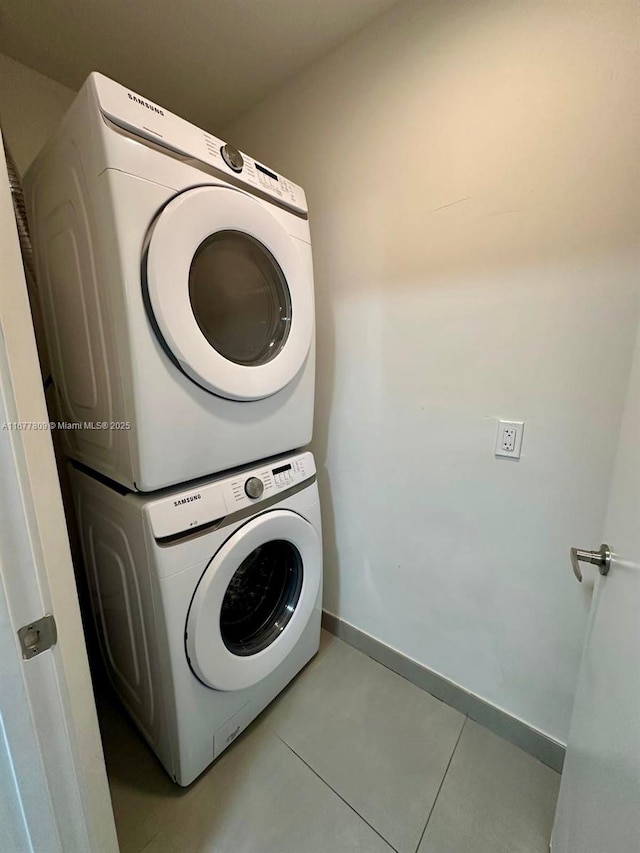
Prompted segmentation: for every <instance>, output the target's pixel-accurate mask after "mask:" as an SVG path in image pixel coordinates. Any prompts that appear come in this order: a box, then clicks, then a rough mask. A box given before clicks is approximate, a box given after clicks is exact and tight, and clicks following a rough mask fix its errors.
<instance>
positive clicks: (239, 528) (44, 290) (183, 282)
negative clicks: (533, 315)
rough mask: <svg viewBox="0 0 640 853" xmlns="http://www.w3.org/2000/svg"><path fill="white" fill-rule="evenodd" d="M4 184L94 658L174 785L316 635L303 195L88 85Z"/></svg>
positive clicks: (141, 107) (130, 95)
mask: <svg viewBox="0 0 640 853" xmlns="http://www.w3.org/2000/svg"><path fill="white" fill-rule="evenodd" d="M25 193H26V201H27V209H28V213H29V218H30V224H31V229H32V237H33V241H34V249H35V256H36V263H37V271H38V282H39V285H38V286H39V291H40V301H41V305H42V310H43V315H44V325H45V331H46V339H47V347H48V352H49V358H50V361H51V373H52V377H53V381H54V385H55V389H56V404H57V407H58V411H59V417H60V419H61V422H60V426H61V428H62V433H63V436H62V437H63V445H64V450H65V453H66V455H67V456H68V457H69V459H70V460H71V465H70V468H71V479H72V484H73V491H74V496H75V506H76V514H77V519H78V525H79V530H80V536H81V542H82V547H83V553H84V562H85V568H86V572H87V578H88V583H89V589H90V593H91V603H92V609H93V615H94V618H95V624H96V628H97V633H98V638H99V642H100V646H101V650H102V654H103V658H104V662H105V664H106V668H107V672H108V674H109V677H110V679H111V681H112V683H113V686H114V688H115V690H116V691H117V693H118V695H119V697H120V699H121V700H122V702H123V704H124V705H125V706H126V708H127V710H128V711H129V713H130V715H131V716H132V717H133V719H134V721H135V722H136V724H137V726H138V727H139V729H140V731H141V732H142V734H143V735H144V737H145V738H146V740H147V741H148V743H149V744H150V745H151V747H152V748H153V749H154V750H155V752H156V754H157V755H158V757H159V758H160V760H161V762H162V763H163V765H164V766H165V768H166V770H167V771H168V773H169V774H170V776H171V777H172V778H173V779H175V781H176V782H177V783H178V784H180V785H188V784H190V783H191V782H192V781H193V780H194V779H195V778H196V777H197V776H198V775H199V774H200V773H201V772H202V771H203V770H204V769H205V768H206V767H207V766H208V765H209V764H210V763H211V762H212V761H213V760H214V759H215V758H216V757H217V756H218V755H219V754H220V753H221V752H222V751H223V750H224V749H225V748H226V747H227V746H228V745H229V744H230V743H231V742H232V741H233V740H234V738H235V737H236V736H237V735H238V734H239V733H240V732H241V731H242V730H243V729H244V728H245V727H246V726H247V725H248V724H249V723H250V722H251V720H253V719H254V718H255V717H256V716H257V714H259V713H260V711H261V710H262V709H263V708H264V707H265V706H266V705H267V704H268V703H269V702H270V701H271V700H272V699H273V698H274V697H275V696H276V695H277V694H278V693H279V692H280V691H281V690H282V689H283V688H284V687H285V685H286V684H287V683H288V682H289V681H290V680H291V679H292V678H293V677H294V676H295V675H296V673H297V672H299V670H300V669H301V668H302V667H303V666H304V665H305V664H306V663H307V662H308V661H309V660H310V659H311V657H313V655H314V654H315V652H316V651H317V649H318V645H319V637H320V614H321V596H322V545H321V527H320V506H319V501H318V491H317V485H316V482H315V465H314V460H313V457H312V455H311V453H309V452H301V451H299V450H298V452H294V451H296V449H297V448H301V447H304V445H306V444H307V443H308V442H309V441H310V439H311V430H312V419H313V401H314V293H313V270H312V264H311V245H310V237H309V223H308V219H307V207H306V201H305V196H304V192H303V190H302V189H301V188H300V187H299V186H297V185H296V184H294V183H292V182H291V181H288V180H286V179H285V178H284V177H282V175H278V174H276V173H275V172H274V171H272V170H271V169H269V168H267V167H266V166H264V165H263V164H261V163H258V162H256V161H255V160H252V159H250V158H248V157H246V156H244V155H242V154H240V152H238V151H237V150H235V149H233V148H231V147H230V146H229V145H225V144H224V142H223V141H222V140H220V139H217V138H216V137H214V136H212V135H211V134H209V133H206V132H204V131H202V130H200V129H198V128H197V127H195V126H194V125H192V124H190V123H188V122H186V121H184V120H182V119H180V118H178V117H177V116H175V115H172V114H171V113H169V112H168V111H167V110H164V109H163V108H161V107H159V106H158V105H156V104H154V103H152V102H151V101H149V100H147V99H145V98H142V97H140V96H139V95H137V94H136V93H134V92H132V91H130V90H128V89H126V88H124V87H122V86H120V85H118V84H117V83H115V82H113V81H112V80H109V79H107V78H106V77H104V76H102V75H100V74H92V75H91V76H90V77H89V78H88V79H87V81H86V83H85V84H84V86H83V87H82V89H81V90H80V92H79V94H78V96H77V97H76V99H75V101H74V102H73V104H72V106H71V107H70V109H69V111H68V113H67V115H66V116H65V118H64V120H63V122H62V124H61V126H60V128H59V130H58V131H57V133H56V134H55V136H54V137H53V138H52V139H51V140H50V142H49V143H48V144H47V145H46V147H45V148H44V149H43V151H42V152H41V154H40V155H39V156H38V158H37V159H36V161H35V162H34V164H33V165H32V167H31V168H30V169H29V172H28V173H27V176H26V178H25Z"/></svg>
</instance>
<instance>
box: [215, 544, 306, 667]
mask: <svg viewBox="0 0 640 853" xmlns="http://www.w3.org/2000/svg"><path fill="white" fill-rule="evenodd" d="M301 589H302V557H301V556H300V552H299V551H298V549H297V548H296V547H295V545H292V544H291V542H287V541H285V540H284V539H276V540H273V541H270V542H265V543H264V544H263V545H259V546H258V547H257V548H255V549H254V550H253V551H252V552H251V553H250V554H249V556H248V557H246V558H245V559H244V560H243V561H242V563H241V564H240V566H239V567H238V568H237V570H236V571H235V573H234V575H233V577H232V578H231V581H230V582H229V585H228V586H227V590H226V593H225V595H224V599H223V601H222V609H221V611H220V634H221V636H222V641H223V642H224V644H225V646H226V647H227V648H228V649H229V651H230V652H232V653H233V654H235V655H239V656H242V657H247V656H249V655H255V654H257V653H258V652H260V651H262V650H263V649H266V648H267V646H269V645H271V643H273V641H274V640H275V639H277V638H278V637H279V636H280V634H281V633H282V632H283V631H284V629H285V627H286V625H287V623H288V622H289V620H290V619H291V617H292V616H293V612H294V610H295V609H296V605H297V604H298V600H299V598H300V591H301Z"/></svg>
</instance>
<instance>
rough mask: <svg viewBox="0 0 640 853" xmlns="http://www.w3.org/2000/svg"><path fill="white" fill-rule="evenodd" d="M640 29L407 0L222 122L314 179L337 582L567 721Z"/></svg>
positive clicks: (604, 470)
mask: <svg viewBox="0 0 640 853" xmlns="http://www.w3.org/2000/svg"><path fill="white" fill-rule="evenodd" d="M638 36H639V32H638V15H637V4H636V3H634V2H631V0H615V1H614V0H607V2H602V0H581V1H580V2H575V0H509V2H507V0H483V1H482V2H479V0H476V1H475V2H474V0H469V2H464V3H451V2H445V0H433V2H429V3H425V2H409V3H402V4H400V5H398V6H397V7H395V9H394V10H392V11H391V12H390V13H389V14H387V15H386V16H384V17H383V18H381V19H379V20H378V21H377V22H376V23H375V24H373V25H372V26H370V27H369V28H367V29H366V30H364V31H363V32H362V33H361V34H360V35H359V36H357V37H356V38H353V39H351V40H350V41H349V42H347V43H345V44H344V45H343V46H342V47H341V48H340V49H339V50H337V51H336V52H335V53H333V54H332V55H331V56H329V57H327V58H326V59H324V60H322V61H321V62H319V63H317V64H316V65H314V66H313V67H312V68H310V69H309V70H308V71H307V72H305V73H303V74H302V75H300V76H298V77H297V78H295V79H294V80H292V81H291V82H290V83H289V84H288V85H286V86H285V87H284V88H282V89H281V90H280V91H279V92H278V93H277V94H275V95H274V96H273V97H271V98H269V99H268V100H266V101H264V102H263V103H262V104H260V105H259V106H258V107H257V108H256V109H254V110H252V111H251V112H249V113H248V114H246V115H245V116H243V117H241V119H240V120H238V121H236V122H235V123H234V124H232V125H231V127H228V128H226V129H224V130H220V131H219V132H220V133H221V134H222V135H223V136H224V137H225V138H226V139H228V140H229V141H231V142H233V143H234V144H237V145H238V146H239V147H241V148H242V149H243V150H245V151H247V152H249V153H251V154H253V155H254V156H256V157H258V158H260V159H262V160H263V161H264V162H266V163H267V164H269V165H271V166H273V167H274V168H276V169H277V170H279V171H281V172H282V173H283V174H285V175H286V176H288V177H290V178H292V179H294V180H296V181H298V182H299V183H301V184H302V185H303V186H304V187H305V189H306V190H307V194H308V199H309V203H310V209H311V226H312V238H313V245H314V264H315V272H316V287H317V309H318V311H317V316H318V394H317V417H316V427H315V440H314V449H315V452H316V454H317V457H318V465H319V469H320V475H319V479H320V482H321V487H322V493H323V501H324V520H325V545H326V596H325V606H326V607H327V609H328V610H330V611H333V612H334V613H337V614H338V615H340V616H341V617H342V618H344V619H346V620H347V621H349V622H351V623H352V624H354V625H356V626H357V627H358V628H360V629H362V630H364V631H366V632H368V633H370V634H372V635H373V636H375V637H377V638H378V639H380V640H381V641H383V642H384V643H387V644H388V645H390V646H393V647H395V648H396V649H399V650H400V651H401V652H403V653H404V654H406V655H409V656H410V657H412V658H414V659H415V660H417V661H419V662H420V663H423V664H425V665H426V666H428V667H431V668H433V669H435V670H436V671H438V672H440V673H442V674H443V675H445V676H447V677H448V678H450V679H452V680H454V681H456V682H458V683H459V684H461V685H463V686H464V687H465V688H466V689H467V690H470V691H472V692H474V693H477V694H479V695H480V696H482V697H483V698H485V699H487V700H488V701H490V702H492V703H494V704H496V705H497V706H500V707H502V708H504V709H505V710H507V711H508V712H510V713H512V714H514V715H516V716H518V717H520V718H522V719H524V720H525V721H526V722H528V723H530V724H531V725H533V726H535V727H537V728H539V729H540V730H542V731H544V732H546V733H548V734H549V735H551V736H552V737H555V738H557V739H559V740H561V741H562V740H564V739H565V738H566V734H567V731H568V722H569V716H570V712H571V706H572V700H573V693H574V686H575V680H576V673H577V665H578V660H579V655H580V648H581V642H582V637H583V634H584V627H585V621H586V614H587V611H588V606H589V601H590V594H591V587H590V585H589V584H588V583H587V584H584V585H583V586H582V587H580V586H578V584H577V583H576V581H575V580H574V579H573V576H572V574H571V570H570V566H569V560H568V549H569V547H570V546H571V545H578V546H581V547H593V546H596V547H597V545H598V544H599V542H600V536H601V531H602V524H603V518H604V513H605V507H606V501H607V492H608V488H609V482H610V477H611V468H612V460H613V454H614V451H615V447H616V441H617V435H618V429H619V423H620V416H621V407H622V402H623V399H624V394H625V390H626V386H627V381H628V375H629V365H630V360H631V351H632V345H633V341H634V338H635V332H636V328H637V317H638V268H639V267H638V264H639V257H638V251H637V250H638V241H637V234H638V223H639V221H640V207H639V204H640V182H639V167H638V150H639V148H640V146H639V143H640V126H639V113H638V109H637V95H638V91H639V90H640V85H639V84H640V80H639V70H640V61H639V59H640V57H639V53H638V44H639V38H638ZM497 418H505V419H513V420H524V421H525V422H526V427H525V434H524V444H523V454H522V459H521V460H520V461H519V462H514V461H513V460H497V459H495V458H494V456H493V451H494V445H495V438H496V419H497Z"/></svg>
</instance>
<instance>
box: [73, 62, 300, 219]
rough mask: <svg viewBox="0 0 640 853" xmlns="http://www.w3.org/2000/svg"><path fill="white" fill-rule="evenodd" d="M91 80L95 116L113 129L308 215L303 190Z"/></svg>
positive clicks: (116, 88) (126, 93)
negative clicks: (96, 107)
mask: <svg viewBox="0 0 640 853" xmlns="http://www.w3.org/2000/svg"><path fill="white" fill-rule="evenodd" d="M90 80H91V85H92V86H93V89H94V91H95V94H96V97H97V99H98V104H99V106H100V111H101V112H102V114H103V115H104V116H106V118H108V119H110V120H111V121H112V122H113V123H114V124H116V125H118V127H122V128H124V129H125V130H128V131H129V132H130V133H134V134H135V135H136V136H140V137H142V138H143V139H148V140H150V141H151V142H155V143H156V145H161V146H162V147H164V148H168V149H170V150H171V151H175V152H177V153H178V154H182V155H185V156H187V157H191V158H193V159H195V160H200V161H201V162H202V163H206V164H207V165H209V166H213V167H214V168H216V169H217V170H218V171H219V172H222V173H223V174H226V175H232V176H233V177H234V178H235V179H236V180H240V181H242V182H243V183H245V184H247V185H248V186H250V187H255V188H256V189H258V190H260V191H261V192H262V193H265V194H266V195H268V196H272V197H273V198H274V199H276V200H277V201H279V202H281V203H282V204H284V205H286V206H287V207H290V208H292V209H293V210H295V211H297V212H298V213H303V214H305V213H307V210H308V209H307V200H306V197H305V194H304V190H303V189H302V187H300V186H298V184H294V183H293V181H288V180H287V179H286V178H285V177H283V176H282V175H279V174H277V173H276V172H274V171H273V170H272V169H268V168H267V167H266V166H263V165H262V163H258V161H257V160H253V159H251V157H249V156H247V155H246V154H242V153H241V152H240V151H238V150H237V149H235V148H233V147H232V146H230V145H227V144H226V143H225V142H224V141H223V140H222V139H218V137H217V136H213V135H212V134H211V133H207V132H206V131H205V130H201V129H200V128H199V127H196V126H195V124H191V123H190V122H188V121H185V119H182V118H180V117H179V116H177V115H174V113H170V112H169V111H168V110H165V109H164V107H160V106H158V104H154V103H153V101H149V100H148V99H147V98H142V97H141V96H140V95H138V94H136V93H135V92H132V91H131V90H130V89H127V88H125V87H124V86H121V85H120V84H119V83H116V82H115V81H114V80H110V79H109V78H108V77H105V76H104V75H103V74H99V73H98V72H97V71H94V72H93V73H92V74H91V75H90Z"/></svg>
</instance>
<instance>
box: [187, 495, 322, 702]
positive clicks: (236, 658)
mask: <svg viewBox="0 0 640 853" xmlns="http://www.w3.org/2000/svg"><path fill="white" fill-rule="evenodd" d="M321 573H322V546H321V543H320V538H319V536H318V534H317V533H316V531H315V529H314V527H313V526H312V525H311V524H309V522H308V521H306V520H305V519H304V518H302V517H301V516H300V515H297V513H295V512H291V511H289V510H273V511H271V512H265V513H263V514H262V515H259V516H257V517H256V518H253V519H252V520H251V521H249V522H247V523H246V524H245V525H243V526H242V527H240V528H239V529H238V530H237V531H236V532H235V533H234V534H233V535H232V536H231V537H230V538H229V539H228V540H227V541H226V542H225V544H224V545H223V546H222V547H221V548H220V550H219V551H218V552H217V553H216V554H215V556H214V557H213V559H212V560H211V562H210V563H209V565H208V566H207V568H206V570H205V572H204V574H203V575H202V577H201V579H200V581H199V583H198V586H197V588H196V591H195V594H194V597H193V600H192V602H191V606H190V608H189V614H188V616H187V625H186V639H185V645H186V652H187V658H188V660H189V665H190V666H191V669H192V670H193V672H194V673H195V675H196V676H197V677H198V678H199V679H200V681H202V682H203V683H204V684H206V685H208V686H209V687H213V688H215V689H216V690H242V689H243V688H245V687H250V686H251V685H253V684H256V683H257V682H258V681H261V680H262V679H263V678H265V677H266V676H267V675H269V674H270V673H271V672H273V670H274V669H275V668H276V667H277V666H278V665H279V664H280V663H282V661H284V659H285V658H286V657H287V655H288V654H289V652H291V650H292V649H293V648H294V646H295V645H296V643H297V642H298V640H299V639H300V637H301V635H302V632H303V631H304V629H305V627H306V626H307V624H308V622H309V619H310V617H311V614H312V613H313V610H314V608H315V606H316V599H317V596H318V590H319V589H320V581H321Z"/></svg>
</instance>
